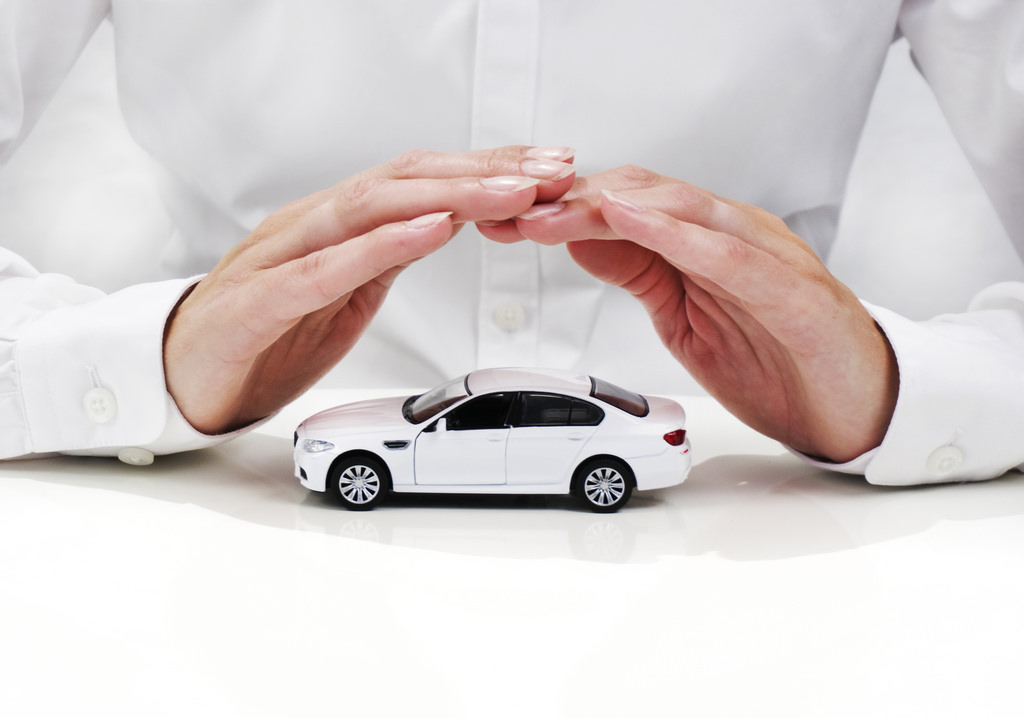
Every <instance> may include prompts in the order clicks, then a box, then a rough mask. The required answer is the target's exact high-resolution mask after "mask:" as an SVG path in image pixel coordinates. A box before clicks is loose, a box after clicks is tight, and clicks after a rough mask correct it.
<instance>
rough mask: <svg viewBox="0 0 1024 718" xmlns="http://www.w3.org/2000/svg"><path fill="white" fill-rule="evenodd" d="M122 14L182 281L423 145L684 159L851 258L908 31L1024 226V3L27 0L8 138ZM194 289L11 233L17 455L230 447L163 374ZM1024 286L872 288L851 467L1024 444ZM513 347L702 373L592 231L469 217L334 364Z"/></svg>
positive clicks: (993, 187) (20, 2)
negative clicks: (875, 326) (942, 299)
mask: <svg viewBox="0 0 1024 718" xmlns="http://www.w3.org/2000/svg"><path fill="white" fill-rule="evenodd" d="M108 14H110V16H111V18H112V20H113V25H114V30H115V46H116V53H117V68H118V87H119V96H120V102H121V106H122V110H123V112H124V116H125V119H126V122H127V124H128V127H129V129H130V131H131V132H132V135H133V136H134V138H135V139H136V140H137V141H138V142H139V144H140V145H141V146H142V147H143V148H145V149H146V150H147V151H148V152H149V153H150V154H151V155H152V156H153V157H154V158H156V159H157V160H158V161H159V162H160V163H161V165H162V167H163V168H164V170H165V174H164V178H163V195H164V199H165V203H166V206H167V209H168V212H169V214H170V216H171V218H172V219H173V222H174V227H175V231H174V234H173V236H172V237H170V238H169V239H168V241H167V244H166V247H165V249H164V253H163V257H162V258H161V261H162V263H163V265H164V268H165V271H166V273H167V276H169V277H183V276H189V275H194V274H197V273H201V272H204V271H206V270H208V269H209V268H210V267H211V266H212V264H213V263H214V262H215V261H216V260H217V258H219V256H220V255H221V254H222V253H223V252H224V251H226V250H227V249H228V248H229V247H231V246H232V245H233V244H235V243H236V242H237V241H239V240H240V239H242V238H243V237H244V236H245V235H246V234H247V233H248V232H249V231H251V230H252V228H253V227H255V225H256V224H257V223H258V222H259V221H260V220H262V219H263V218H264V217H265V216H266V215H267V214H269V213H270V212H272V211H274V210H275V209H277V208H278V207H280V206H281V205H283V204H285V203H287V202H289V201H291V200H293V199H296V198H298V197H301V196H304V195H306V194H308V193H310V192H313V191H315V190H318V189H321V188H323V187H326V186H330V185H332V184H334V183H336V182H338V181H340V180H341V179H343V178H345V177H347V176H350V175H352V174H355V173H357V172H359V171H361V170H363V169H365V168H367V167H369V166H372V165H375V164H378V163H380V162H383V161H385V160H387V159H389V158H391V157H393V156H395V155H397V154H399V153H401V152H402V151H404V150H407V149H410V148H412V147H426V148H430V149H436V150H442V151H455V150H463V149H467V148H483V147H492V146H499V145H505V144H534V145H545V144H558V145H562V144H571V145H573V146H574V147H576V148H577V150H578V154H577V165H578V166H579V169H580V172H581V174H585V173H590V172H594V171H599V170H603V169H609V168H612V167H615V166H617V165H620V164H624V163H635V164H639V165H642V166H645V167H648V168H650V169H653V170H655V171H658V172H662V173H664V174H667V175H671V176H674V177H679V178H681V179H685V180H687V181H689V182H692V183H694V184H698V185H700V186H703V187H706V188H708V189H710V190H712V191H714V192H716V193H718V194H720V195H724V196H727V197H734V198H736V199H740V200H742V201H744V202H748V203H751V204H755V205H758V206H761V207H764V208H766V209H768V210H769V211H771V212H773V213H774V214H777V215H779V216H781V217H783V218H784V219H785V220H786V221H787V222H788V224H789V225H790V227H791V228H792V229H793V230H794V231H795V232H797V233H798V234H800V235H801V236H802V237H803V238H804V239H805V240H807V242H808V243H809V244H810V245H811V246H812V247H814V248H815V249H816V250H817V251H818V252H819V253H821V254H822V255H825V254H826V253H827V251H828V249H829V247H830V245H831V242H832V240H833V239H834V236H835V231H836V224H837V218H838V214H839V209H840V206H841V203H842V199H843V195H844V189H845V184H846V178H847V175H848V172H849V169H850V165H851V162H852V158H853V155H854V151H855V149H856V146H857V141H858V138H859V135H860V131H861V129H862V127H863V124H864V120H865V117H866V115H867V111H868V105H869V102H870V100H871V97H872V93H873V90H874V87H875V84H876V82H877V79H878V76H879V73H880V71H881V68H882V64H883V62H884V60H885V56H886V50H887V48H888V47H889V45H890V43H891V41H892V40H893V38H894V37H895V36H896V35H897V34H898V33H902V34H904V35H905V36H906V37H907V38H908V40H909V41H910V44H911V47H912V49H913V51H914V53H915V58H916V61H917V63H918V65H919V67H920V68H921V70H922V72H923V73H924V75H925V77H926V79H927V80H928V82H929V83H930V84H931V86H932V87H933V89H934V91H935V92H936V95H937V97H938V99H939V102H940V104H941V105H942V107H943V110H944V112H945V113H946V115H947V117H948V119H949V121H950V124H951V126H952V128H953V130H954V132H955V133H956V135H957V137H958V139H959V141H960V142H961V144H962V146H963V148H964V150H965V152H966V153H967V155H968V157H969V158H970V160H971V161H972V163H973V166H974V168H975V170H976V172H977V173H978V176H979V177H980V179H981V181H982V183H983V184H984V185H985V187H986V188H987V190H988V192H989V193H990V195H991V196H992V199H993V202H994V204H995V206H996V207H997V210H998V211H999V213H1000V217H1001V218H1002V220H1003V222H1004V224H1005V226H1006V228H1007V230H1008V232H1009V234H1010V236H1011V238H1012V239H1013V240H1014V242H1015V243H1016V245H1017V246H1018V248H1019V249H1022V248H1024V170H1022V168H1024V81H1022V79H1021V77H1022V75H1024V57H1022V56H1021V47H1022V46H1021V40H1020V37H1021V33H1022V32H1024V3H1018V2H1011V1H1009V0H1004V1H1003V2H998V1H992V0H989V1H986V2H975V1H973V0H972V1H970V2H967V1H964V0H907V1H904V2H901V1H900V0H789V1H788V2H786V3H765V2H761V1H760V0H722V2H716V3H706V2H674V3H665V2H661V1H660V0H633V1H632V2H629V3H625V2H621V1H617V0H444V1H443V2H442V1H438V2H417V1H413V0H376V1H375V2H372V3H368V2H360V1H356V0H351V1H347V2H345V1H340V0H292V1H290V2H284V1H283V0H213V1H210V0H202V1H200V0H90V1H83V2H78V3H72V4H68V3H64V2H60V0H0V27H2V28H3V30H2V34H0V38H2V39H0V160H2V159H3V158H6V157H7V156H9V154H10V153H12V152H14V151H16V148H17V146H18V144H19V142H20V140H21V139H22V138H23V137H24V136H25V135H26V134H27V132H28V131H29V130H30V129H31V127H32V124H33V123H34V121H35V120H36V118H38V116H39V114H40V113H41V112H42V110H43V108H44V106H45V103H46V101H47V99H48V98H49V97H50V96H51V95H52V94H53V92H54V91H55V88H56V87H57V86H58V85H59V83H60V81H61V80H62V79H63V77H64V76H65V74H66V73H67V71H68V69H69V68H70V66H71V65H72V64H73V62H74V60H75V58H76V57H77V55H78V53H79V52H80V51H81V48H82V47H83V45H84V44H85V43H86V42H87V40H88V38H89V36H90V35H91V33H92V32H93V31H94V29H95V28H96V26H97V25H98V23H100V22H101V21H102V19H103V18H104V17H105V16H107V15H108ZM0 242H2V238H0ZM185 286H187V282H185V281H182V280H173V281H169V282H167V283H161V284H155V285H141V286H137V287H133V288H131V289H129V290H125V291H124V292H119V293H115V294H113V295H110V296H108V297H103V296H102V294H101V293H99V292H97V291H95V290H91V289H88V288H85V287H81V286H79V285H76V284H74V283H73V282H71V281H70V280H67V279H63V278H56V277H53V276H47V275H38V274H37V273H36V272H35V271H34V270H33V269H32V268H31V267H28V266H26V265H25V263H24V262H23V261H22V260H20V259H19V258H18V257H16V256H14V255H12V254H11V253H9V252H3V251H0V307H2V318H0V456H16V455H22V454H27V453H36V452H50V451H75V452H90V453H106V454H117V453H121V452H122V451H124V450H125V449H132V448H137V447H142V448H145V449H148V450H154V451H156V452H157V453H159V452H162V451H171V450H179V449H184V448H190V447H194V446H201V445H205V444H206V443H209V442H210V441H211V439H210V438H208V437H201V436H199V435H198V434H196V433H195V432H193V431H191V429H190V428H189V427H188V425H187V423H185V422H184V421H183V420H182V419H181V417H180V415H178V414H177V411H176V409H175V408H174V406H173V402H170V401H169V400H168V397H167V396H166V392H165V390H164V384H163V372H162V358H161V338H162V331H163V324H164V321H165V319H166V316H167V313H168V311H169V310H170V308H171V307H173V305H174V304H175V302H176V301H177V299H178V297H179V296H180V294H181V292H182V291H183V290H184V288H185ZM1022 302H1024V290H1022V288H1021V287H1019V286H1016V285H1014V286H1004V287H998V288H993V289H991V290H989V291H987V292H985V293H983V295H982V296H981V297H979V299H978V300H977V302H976V306H974V307H972V308H971V311H970V312H968V313H965V314H963V315H959V316H957V317H950V318H943V319H937V320H934V321H932V322H927V323H913V322H910V321H907V320H905V319H903V318H901V317H899V316H897V315H894V314H892V313H891V312H887V311H885V310H884V309H881V308H874V307H869V309H870V310H871V311H872V313H873V314H874V316H875V318H876V320H877V321H878V322H879V324H880V325H881V326H882V327H883V329H884V330H885V331H886V333H887V334H888V336H889V338H890V341H891V342H892V344H893V346H894V349H895V351H896V354H897V357H898V359H899V363H900V371H901V388H900V396H899V402H898V405H897V409H896V414H895V416H894V418H893V423H892V426H891V427H890V431H889V433H888V435H887V436H886V438H885V441H884V442H883V444H882V445H881V446H880V447H879V448H878V449H876V450H875V451H873V452H871V453H870V454H868V455H866V456H864V457H861V458H860V459H859V460H857V461H856V462H851V464H849V465H847V466H845V467H840V468H843V469H845V470H850V471H858V472H864V473H865V474H866V476H867V477H868V480H870V481H872V482H875V483H884V484H901V483H916V482H922V481H947V480H963V479H977V478H987V477H990V476H995V475H998V474H1000V473H1003V472H1004V471H1006V470H1007V469H1009V468H1011V467H1014V466H1018V465H1020V464H1021V463H1024V442H1021V441H1020V440H1019V439H1018V438H1017V436H1016V432H1015V431H1013V427H1014V426H1017V425H1020V424H1021V423H1022V422H1024V386H1022V383H1024V380H1022V377H1024V327H1022V326H1021V318H1022V317H1024V306H1022ZM495 365H542V366H565V367H573V368H577V369H581V370H584V371H587V372H590V373H593V374H596V375H598V376H603V377H605V378H607V379H609V380H611V381H615V382H618V383H621V384H623V385H626V386H629V387H630V388H634V389H638V390H641V391H646V392H658V393H672V392H675V393H683V392H686V391H689V390H692V389H693V388H694V386H695V385H694V384H693V383H692V380H690V379H689V377H688V376H687V375H686V374H685V372H684V370H683V369H682V368H681V367H680V366H679V365H678V364H677V363H676V362H675V361H674V360H673V359H672V357H671V356H670V355H669V354H668V352H667V351H666V350H665V349H664V348H663V347H662V346H661V344H660V343H659V342H658V340H657V338H656V336H655V335H654V332H653V330H652V329H651V326H650V322H649V321H648V320H647V319H646V316H645V315H644V313H643V312H642V310H641V309H640V307H639V305H638V304H637V303H636V302H634V301H633V300H632V299H631V298H629V297H627V296H625V295H624V294H623V293H622V292H620V291H618V290H616V289H613V288H610V287H607V286H604V285H602V284H600V283H598V282H597V281H595V280H593V279H592V278H590V277H589V276H588V275H586V274H585V273H584V272H582V271H581V270H579V269H578V268H577V267H576V266H575V265H574V264H573V262H572V261H571V260H570V259H569V257H568V255H567V254H566V252H565V251H564V248H561V247H556V248H544V247H540V246H537V245H534V244H531V243H520V244H516V245H499V244H494V243H491V242H488V241H485V240H483V239H482V238H480V237H479V235H476V234H475V233H474V232H473V231H471V230H468V231H464V232H463V233H462V234H460V236H459V237H458V238H456V240H454V241H453V242H451V243H449V244H448V245H447V246H446V247H445V248H444V249H442V250H441V251H440V252H438V253H437V254H435V255H432V256H430V257H428V258H426V259H424V260H422V261H421V262H418V263H416V264H415V265H413V266H412V267H411V268H410V269H409V270H407V271H406V272H405V273H404V274H403V275H402V277H401V278H400V279H399V281H398V283H397V284H396V286H395V288H394V290H393V291H392V294H391V296H390V297H389V298H388V300H387V302H386V303H385V305H384V307H383V308H382V310H381V312H380V315H379V316H378V318H377V319H376V320H375V321H374V324H373V326H372V328H371V331H370V332H369V333H368V335H367V336H366V337H365V338H364V339H363V340H362V341H361V342H360V343H359V345H357V347H356V349H355V350H354V351H353V352H352V353H351V354H350V355H349V356H348V357H346V359H345V360H343V361H342V363H341V364H340V365H339V366H338V368H337V369H336V370H335V372H334V377H335V379H336V380H337V381H339V382H349V383H352V382H356V381H358V382H362V383H364V384H366V385H370V386H373V385H383V384H394V383H400V384H405V385H420V386H426V385H429V384H432V383H435V382H437V381H440V380H441V379H444V378H448V377H451V376H455V375H457V374H459V373H462V372H464V371H467V370H469V369H472V368H473V367H476V366H495ZM111 406H113V409H111ZM130 455H131V454H130V452H129V456H130Z"/></svg>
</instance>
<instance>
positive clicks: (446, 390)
mask: <svg viewBox="0 0 1024 718" xmlns="http://www.w3.org/2000/svg"><path fill="white" fill-rule="evenodd" d="M685 427H686V414H685V412H684V411H683V408H682V407H681V406H680V405H679V404H677V403H676V402H674V401H671V400H670V399H664V398H661V397H653V396H652V397H644V396H641V395H640V394H635V393H633V392H629V391H626V390H624V389H620V388H619V387H617V386H614V385H612V384H609V383H607V382H604V381H601V380H600V379H594V378H593V377H589V376H582V375H574V374H571V373H569V372H562V371H553V370H542V369H484V370H480V371H474V372H472V373H470V374H467V375H466V376H463V377H460V378H458V379H454V380H452V381H449V382H447V383H445V384H442V385H441V386H439V387H437V388H435V389H432V390H430V391H428V392H426V393H424V394H420V395H418V396H410V397H404V396H403V397H394V398H390V399H376V400H372V401H361V402H357V403H354V404H346V405H343V406H339V407H336V408H334V409H328V410H326V411H322V412H320V413H319V414H315V415H313V416H311V417H309V418H308V419H306V420H305V421H304V422H302V424H300V425H299V427H298V429H297V430H296V431H295V441H294V446H295V449H294V456H295V475H296V476H297V477H298V478H299V480H300V481H301V483H302V485H303V486H305V487H306V488H307V489H311V490H313V491H329V492H331V493H333V494H335V495H336V496H337V497H338V498H339V499H340V500H341V503H342V504H343V505H344V506H345V507H346V508H349V509H355V510H365V509H371V508H373V507H374V506H376V505H377V504H378V503H379V502H380V501H381V500H382V499H383V498H384V497H385V496H386V495H387V493H388V492H389V491H396V492H429V493H437V492H442V493H476V494H567V493H573V494H576V495H578V496H579V497H580V498H581V499H582V500H583V501H584V503H585V504H586V505H587V506H588V507H589V508H591V509H593V510H594V511H601V512H610V511H616V510H618V509H619V508H621V507H622V506H623V505H624V504H625V503H626V502H627V501H628V500H629V497H630V495H631V494H632V492H633V489H638V490H641V491H642V490H644V489H658V488H662V487H666V486H674V485H675V484H679V483H682V482H683V480H684V479H685V478H686V475H687V474H688V473H689V471H690V453H689V452H690V443H689V441H688V439H687V438H686V429H685Z"/></svg>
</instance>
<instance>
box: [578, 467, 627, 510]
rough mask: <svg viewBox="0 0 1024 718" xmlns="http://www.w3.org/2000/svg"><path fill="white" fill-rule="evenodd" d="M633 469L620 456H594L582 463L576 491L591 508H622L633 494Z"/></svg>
mask: <svg viewBox="0 0 1024 718" xmlns="http://www.w3.org/2000/svg"><path fill="white" fill-rule="evenodd" d="M633 482H634V478H633V472H632V471H630V469H629V467H628V466H626V465H625V464H624V463H623V462H621V461H619V460H617V459H593V460H592V461H588V462H587V463H585V464H583V465H582V466H580V468H579V471H578V473H577V484H576V491H577V493H578V494H579V496H580V498H581V499H582V500H583V503H584V504H586V506H587V508H589V509H590V510H591V511H597V512H599V513H611V512H613V511H618V510H619V509H621V508H622V507H623V506H625V505H626V502H627V501H629V497H630V496H632V495H633Z"/></svg>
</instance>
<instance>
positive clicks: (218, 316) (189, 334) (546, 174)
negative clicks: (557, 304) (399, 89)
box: [164, 147, 573, 434]
mask: <svg viewBox="0 0 1024 718" xmlns="http://www.w3.org/2000/svg"><path fill="white" fill-rule="evenodd" d="M571 155H572V152H571V150H568V149H567V148H557V147H551V148H528V147H506V148H502V149H498V150H487V151H477V152H466V153H458V154H440V153H432V152H424V151H415V152H409V153H406V154H404V155H402V156H400V157H398V158H397V159H395V160H392V161H391V162H388V163H386V164H383V165H381V166H379V167H375V168H373V169H370V170H368V171H366V172H363V173H361V174H359V175H356V176H354V177H352V178H350V179H347V180H345V181H344V182H342V183H340V184H339V185H337V186H336V187H333V188H331V189H328V190H324V191H321V192H318V193H316V194H313V195H310V196H309V197H306V198H304V199H300V200H298V201H296V202H293V203H291V204H289V205H287V206H285V207H284V208H282V209H280V210H279V211H277V212H275V213H274V214H272V215H270V216H269V217H268V218H267V219H266V220H265V221H264V222H263V223H261V224H260V225H259V226H258V227H257V228H256V229H255V231H253V233H252V234H250V235H249V236H248V237H247V238H246V239H245V240H243V241H242V242H241V243H240V244H238V246H236V247H235V248H234V249H232V250H231V251H230V252H228V253H227V254H226V255H225V256H224V258H223V259H222V260H221V261H220V262H219V263H218V264H217V266H216V267H215V268H214V269H213V271H211V272H210V273H209V275H207V276H206V277H205V278H204V279H203V280H202V281H200V282H199V283H198V284H197V285H196V286H195V288H194V289H193V291H192V292H191V293H190V294H189V295H188V296H187V297H186V298H185V299H184V300H183V301H182V302H181V303H180V304H179V306H178V307H177V309H176V310H175V311H174V313H173V314H172V316H171V318H170V319H169V320H168V324H167V329H166V333H165V339H164V367H165V374H166V380H167V387H168V390H169V391H170V393H171V396H173V398H174V400H175V401H176V402H177V405H178V408H179V409H180V411H181V412H182V414H183V416H184V417H185V418H186V419H187V420H188V421H189V423H191V424H192V426H193V427H195V428H196V429H197V430H199V431H201V432H203V433H206V434H218V433H224V432H226V431H230V430H233V429H236V428H239V427H241V426H244V425H246V424H249V423H251V422H253V421H255V420H258V419H260V418H262V417H264V416H267V415H269V414H271V413H273V412H274V411H276V410H277V409H279V408H281V407H282V406H284V405H285V404H286V403H287V402H289V401H291V400H292V399H294V398H295V397H297V396H298V395H299V394H301V393H302V392H303V391H305V390H306V389H307V388H309V387H310V386H311V385H312V384H313V383H314V382H315V381H316V380H317V379H319V378H320V377H321V376H322V375H323V374H324V373H325V372H326V371H327V370H328V369H330V368H331V367H332V366H334V364H336V363H337V362H338V360H340V359H341V358H342V357H343V356H344V355H345V354H346V353H347V352H348V351H349V349H351V347H352V346H353V344H354V343H355V342H356V340H357V339H358V337H359V336H360V335H361V334H362V332H363V330H364V329H365V328H366V326H367V324H368V323H369V321H370V319H371V318H372V317H373V316H374V314H375V313H376V311H377V309H378V308H379V307H380V304H381V302H382V301H383V300H384V297H385V295H386V294H387V291H388V289H389V288H390V286H391V285H392V283H393V282H394V281H395V278H396V276H397V275H398V273H399V272H400V271H401V270H402V269H403V268H404V267H405V266H407V265H408V264H410V263H411V262H413V261H415V260H417V259H419V258H421V257H424V256H426V255H427V254H430V253H431V252H433V251H435V250H436V249H438V248H440V247H441V246H443V245H444V244H445V243H446V242H447V241H448V240H449V239H450V238H451V237H452V236H453V235H454V234H455V233H456V232H457V231H458V229H459V228H460V227H461V226H462V224H463V223H465V222H484V223H486V222H500V221H502V220H507V219H508V218H510V217H514V216H515V215H517V214H520V213H522V212H524V211H526V210H527V209H528V208H529V207H530V206H531V205H533V204H534V203H535V202H537V201H541V202H548V201H552V200H555V199H557V198H558V197H560V196H561V195H562V194H563V193H564V192H565V191H566V190H567V189H569V187H570V186H571V185H572V181H573V168H572V166H571V165H569V164H567V163H565V162H562V161H560V160H565V159H570V158H571Z"/></svg>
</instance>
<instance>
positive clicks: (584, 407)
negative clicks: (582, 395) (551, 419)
mask: <svg viewBox="0 0 1024 718" xmlns="http://www.w3.org/2000/svg"><path fill="white" fill-rule="evenodd" d="M602 419H604V412H603V411H601V408H600V407H597V406H594V405H593V404H591V403H590V402H589V401H583V400H581V399H573V400H572V413H571V414H570V415H569V424H571V425H572V426H597V425H598V424H600V423H601V420H602Z"/></svg>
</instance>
